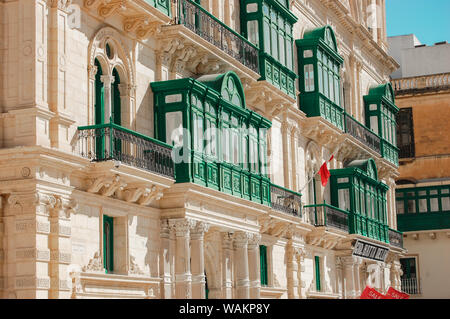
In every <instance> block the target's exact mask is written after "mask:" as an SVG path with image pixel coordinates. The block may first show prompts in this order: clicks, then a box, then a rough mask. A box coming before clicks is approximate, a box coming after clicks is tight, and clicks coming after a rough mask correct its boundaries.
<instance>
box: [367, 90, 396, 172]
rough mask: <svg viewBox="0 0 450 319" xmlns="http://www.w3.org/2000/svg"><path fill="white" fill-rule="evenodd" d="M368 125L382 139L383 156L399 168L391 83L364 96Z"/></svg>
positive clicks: (394, 107)
mask: <svg viewBox="0 0 450 319" xmlns="http://www.w3.org/2000/svg"><path fill="white" fill-rule="evenodd" d="M364 104H365V108H366V109H365V111H366V112H365V114H366V125H367V127H368V128H369V129H370V130H371V131H373V132H374V133H375V134H377V135H378V136H379V137H380V139H381V149H380V151H381V156H382V157H383V158H385V159H386V160H388V161H389V162H391V163H392V164H394V165H395V166H398V164H399V161H398V156H399V151H400V149H399V148H398V147H397V132H396V128H397V122H396V115H397V113H398V112H399V108H398V107H397V106H396V105H395V96H394V90H393V89H392V85H391V84H390V83H386V84H381V85H378V86H375V87H372V88H370V90H369V94H368V95H366V96H364Z"/></svg>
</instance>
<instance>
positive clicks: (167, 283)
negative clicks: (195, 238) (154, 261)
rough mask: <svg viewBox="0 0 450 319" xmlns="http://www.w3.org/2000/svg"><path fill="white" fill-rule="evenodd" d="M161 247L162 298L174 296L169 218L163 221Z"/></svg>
mask: <svg viewBox="0 0 450 319" xmlns="http://www.w3.org/2000/svg"><path fill="white" fill-rule="evenodd" d="M160 238H161V248H160V250H159V253H160V258H159V271H160V274H159V276H160V278H161V298H163V299H171V298H172V270H171V267H170V266H171V262H170V227H169V221H168V220H167V219H165V220H162V221H161V228H160Z"/></svg>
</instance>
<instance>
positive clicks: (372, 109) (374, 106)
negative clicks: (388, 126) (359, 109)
mask: <svg viewBox="0 0 450 319" xmlns="http://www.w3.org/2000/svg"><path fill="white" fill-rule="evenodd" d="M377 109H378V105H376V104H370V106H369V110H370V111H376V110H377Z"/></svg>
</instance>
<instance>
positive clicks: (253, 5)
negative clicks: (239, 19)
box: [247, 3, 258, 13]
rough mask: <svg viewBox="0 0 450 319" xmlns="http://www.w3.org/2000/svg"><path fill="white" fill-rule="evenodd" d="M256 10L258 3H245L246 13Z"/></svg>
mask: <svg viewBox="0 0 450 319" xmlns="http://www.w3.org/2000/svg"><path fill="white" fill-rule="evenodd" d="M253 12H258V4H257V3H249V4H247V13H253Z"/></svg>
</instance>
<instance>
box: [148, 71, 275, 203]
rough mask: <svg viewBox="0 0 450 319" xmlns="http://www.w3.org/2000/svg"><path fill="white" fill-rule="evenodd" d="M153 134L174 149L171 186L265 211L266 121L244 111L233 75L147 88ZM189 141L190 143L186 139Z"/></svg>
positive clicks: (241, 93)
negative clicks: (195, 187) (193, 187)
mask: <svg viewBox="0 0 450 319" xmlns="http://www.w3.org/2000/svg"><path fill="white" fill-rule="evenodd" d="M151 87H152V89H153V92H154V101H155V119H156V120H155V132H156V133H155V134H156V136H157V138H158V139H159V140H161V141H164V142H166V143H167V144H169V145H173V146H174V151H175V153H176V158H175V175H176V181H177V183H191V182H193V183H196V184H199V185H202V186H207V187H209V188H213V189H216V190H220V191H223V192H225V193H229V194H232V195H235V196H238V197H241V198H245V199H248V200H252V201H254V202H258V203H261V204H265V205H270V180H269V178H268V177H267V171H266V166H267V142H266V140H267V136H266V131H267V130H268V129H269V128H270V127H271V123H270V121H268V120H267V119H265V118H263V117H262V116H260V115H259V114H257V113H255V112H253V111H250V110H249V109H247V108H246V105H245V96H244V91H243V88H242V84H241V81H240V79H239V77H238V76H237V75H236V74H235V73H234V72H227V73H225V74H221V75H205V76H202V77H200V78H198V79H196V80H195V79H178V80H172V81H165V82H155V83H152V84H151ZM189 137H190V138H189Z"/></svg>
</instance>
